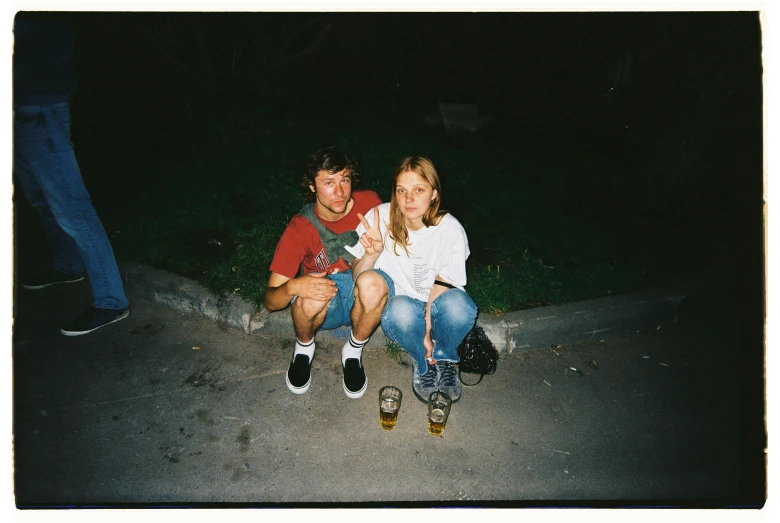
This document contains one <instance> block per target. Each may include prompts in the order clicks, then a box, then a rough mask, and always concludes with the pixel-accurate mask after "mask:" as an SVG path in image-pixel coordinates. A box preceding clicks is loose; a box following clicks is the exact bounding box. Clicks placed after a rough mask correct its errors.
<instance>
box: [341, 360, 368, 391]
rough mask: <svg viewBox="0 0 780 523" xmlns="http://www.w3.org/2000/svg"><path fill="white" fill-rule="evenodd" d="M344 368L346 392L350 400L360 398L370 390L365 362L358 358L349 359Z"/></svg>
mask: <svg viewBox="0 0 780 523" xmlns="http://www.w3.org/2000/svg"><path fill="white" fill-rule="evenodd" d="M342 367H343V368H344V381H343V384H344V392H345V393H346V395H347V397H348V398H352V399H357V398H360V397H361V396H363V394H365V392H366V389H367V388H368V379H367V378H366V371H365V370H363V362H362V361H361V360H360V359H358V358H347V361H346V363H344V364H343V365H342Z"/></svg>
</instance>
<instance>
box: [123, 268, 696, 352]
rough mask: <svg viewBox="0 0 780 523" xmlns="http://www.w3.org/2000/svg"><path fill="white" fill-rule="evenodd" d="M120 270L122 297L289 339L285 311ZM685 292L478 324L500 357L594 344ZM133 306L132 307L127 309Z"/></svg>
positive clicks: (159, 273) (673, 305)
mask: <svg viewBox="0 0 780 523" xmlns="http://www.w3.org/2000/svg"><path fill="white" fill-rule="evenodd" d="M120 270H121V272H122V275H123V278H124V280H125V286H126V288H127V292H128V293H130V294H141V295H145V296H148V297H150V298H152V299H154V300H155V301H157V302H160V303H164V304H166V305H168V306H170V307H172V308H174V309H179V310H181V311H183V312H187V313H195V314H201V315H203V316H206V317H207V318H211V319H212V320H215V321H217V322H223V323H225V324H226V325H229V326H231V327H235V328H240V329H243V331H244V332H245V333H246V334H252V333H255V332H258V333H260V334H264V335H270V336H279V337H290V336H293V327H292V319H291V317H290V314H289V312H288V311H286V310H285V311H281V312H276V313H269V312H268V311H266V310H265V309H263V308H262V307H257V306H256V305H255V304H253V303H250V302H248V301H247V300H245V299H243V298H241V297H239V296H238V295H227V296H224V297H218V296H216V295H214V294H213V293H212V292H210V291H208V290H207V289H205V288H204V287H203V286H201V285H199V284H198V283H195V282H194V281H193V280H191V279H189V278H185V277H183V276H179V275H176V274H172V273H170V272H167V271H163V270H161V269H155V268H153V267H149V266H147V265H143V264H140V263H137V262H132V261H129V262H124V263H121V264H120ZM685 296H686V293H685V291H684V290H683V289H682V288H681V287H666V288H659V289H649V290H645V291H639V292H633V293H628V294H620V295H616V296H608V297H605V298H596V299H592V300H583V301H579V302H574V303H567V304H563V305H551V306H548V307H539V308H536V309H529V310H522V311H514V312H509V313H507V314H504V315H501V316H498V315H493V314H485V313H481V314H480V315H479V318H478V319H477V324H478V325H480V326H481V327H482V328H483V329H484V330H485V334H486V335H487V336H488V337H489V338H490V340H491V341H492V342H493V344H494V345H495V346H496V348H497V349H498V350H499V352H502V353H512V352H515V351H528V350H538V349H545V348H549V347H550V346H556V345H564V344H567V343H575V342H581V341H587V340H592V339H598V337H599V335H600V334H601V333H604V332H607V331H619V330H624V329H637V330H643V329H649V328H653V329H655V328H660V326H662V325H663V324H665V323H669V322H674V321H677V313H678V311H679V307H680V304H681V302H682V301H683V299H684V298H685ZM131 306H132V305H131ZM348 335H349V330H348V329H347V328H344V327H342V328H340V329H335V330H333V331H321V332H319V333H318V334H317V339H318V340H322V341H343V340H346V338H347V336H348ZM387 342H388V340H387V337H386V336H385V335H384V333H383V332H382V328H381V327H379V328H378V329H377V330H376V332H375V333H374V334H373V336H371V340H370V341H369V343H368V347H371V348H384V347H385V346H386V345H387Z"/></svg>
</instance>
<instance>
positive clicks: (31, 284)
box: [22, 269, 84, 290]
mask: <svg viewBox="0 0 780 523" xmlns="http://www.w3.org/2000/svg"><path fill="white" fill-rule="evenodd" d="M83 279H84V273H83V272H82V273H80V274H65V273H62V272H60V271H55V270H54V269H49V270H48V271H46V272H44V273H42V274H38V275H37V276H30V277H29V278H25V279H24V280H23V281H22V287H24V288H25V289H30V290H36V289H45V288H46V287H50V286H52V285H57V284H58V283H76V282H77V281H81V280H83Z"/></svg>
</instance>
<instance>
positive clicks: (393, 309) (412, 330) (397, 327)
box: [382, 295, 428, 372]
mask: <svg viewBox="0 0 780 523" xmlns="http://www.w3.org/2000/svg"><path fill="white" fill-rule="evenodd" d="M425 305H426V304H425V303H423V302H421V301H420V300H416V299H414V298H410V297H409V296H403V295H398V296H394V297H392V298H390V299H389V300H388V301H387V304H386V305H385V309H384V310H383V311H382V331H383V332H384V333H385V335H386V336H387V337H388V338H390V339H391V340H393V341H394V342H396V343H397V344H398V345H400V346H401V348H402V349H404V350H405V351H406V352H408V353H409V354H410V355H411V356H412V358H414V361H415V362H417V367H418V368H419V369H420V370H422V371H423V372H424V371H425V369H426V368H427V365H428V363H427V362H426V361H425V346H424V345H423V339H424V338H425Z"/></svg>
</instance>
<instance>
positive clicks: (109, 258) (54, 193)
mask: <svg viewBox="0 0 780 523" xmlns="http://www.w3.org/2000/svg"><path fill="white" fill-rule="evenodd" d="M14 112H15V123H17V125H16V126H15V128H17V129H18V131H17V132H18V135H19V136H18V138H19V140H20V142H19V146H20V147H19V149H18V150H17V151H16V154H18V155H22V156H23V157H24V159H25V160H26V162H27V164H28V165H29V166H30V168H31V171H32V173H33V174H34V176H35V179H36V180H37V182H38V185H39V186H40V188H41V190H42V192H43V196H44V198H45V200H46V203H47V204H48V206H49V208H50V210H51V214H52V215H53V216H54V219H55V220H56V221H57V224H58V225H59V226H60V228H61V229H62V230H63V231H64V232H65V233H66V234H67V235H68V236H70V237H71V238H72V239H73V241H74V242H75V244H76V246H77V248H78V251H79V254H80V255H81V259H82V260H83V262H84V266H85V268H86V272H87V276H88V277H89V281H90V284H91V285H92V298H93V304H92V305H93V306H94V307H97V308H101V309H123V308H126V307H127V306H128V301H127V297H126V295H125V291H124V287H123V285H122V277H121V275H120V274H119V268H118V267H117V264H116V258H115V257H114V251H113V249H112V248H111V243H110V242H109V240H108V236H107V235H106V231H105V229H104V228H103V224H102V223H101V221H100V218H99V217H98V215H97V212H96V211H95V208H94V207H93V206H92V201H91V199H90V197H89V193H88V192H87V188H86V187H85V186H84V181H83V179H82V177H81V171H80V170H79V166H78V162H77V161H76V156H75V154H74V152H73V144H72V143H71V141H70V106H69V105H68V103H67V102H65V103H60V104H52V105H45V106H36V107H19V108H16V109H15V111H14ZM17 117H18V118H17Z"/></svg>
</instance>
